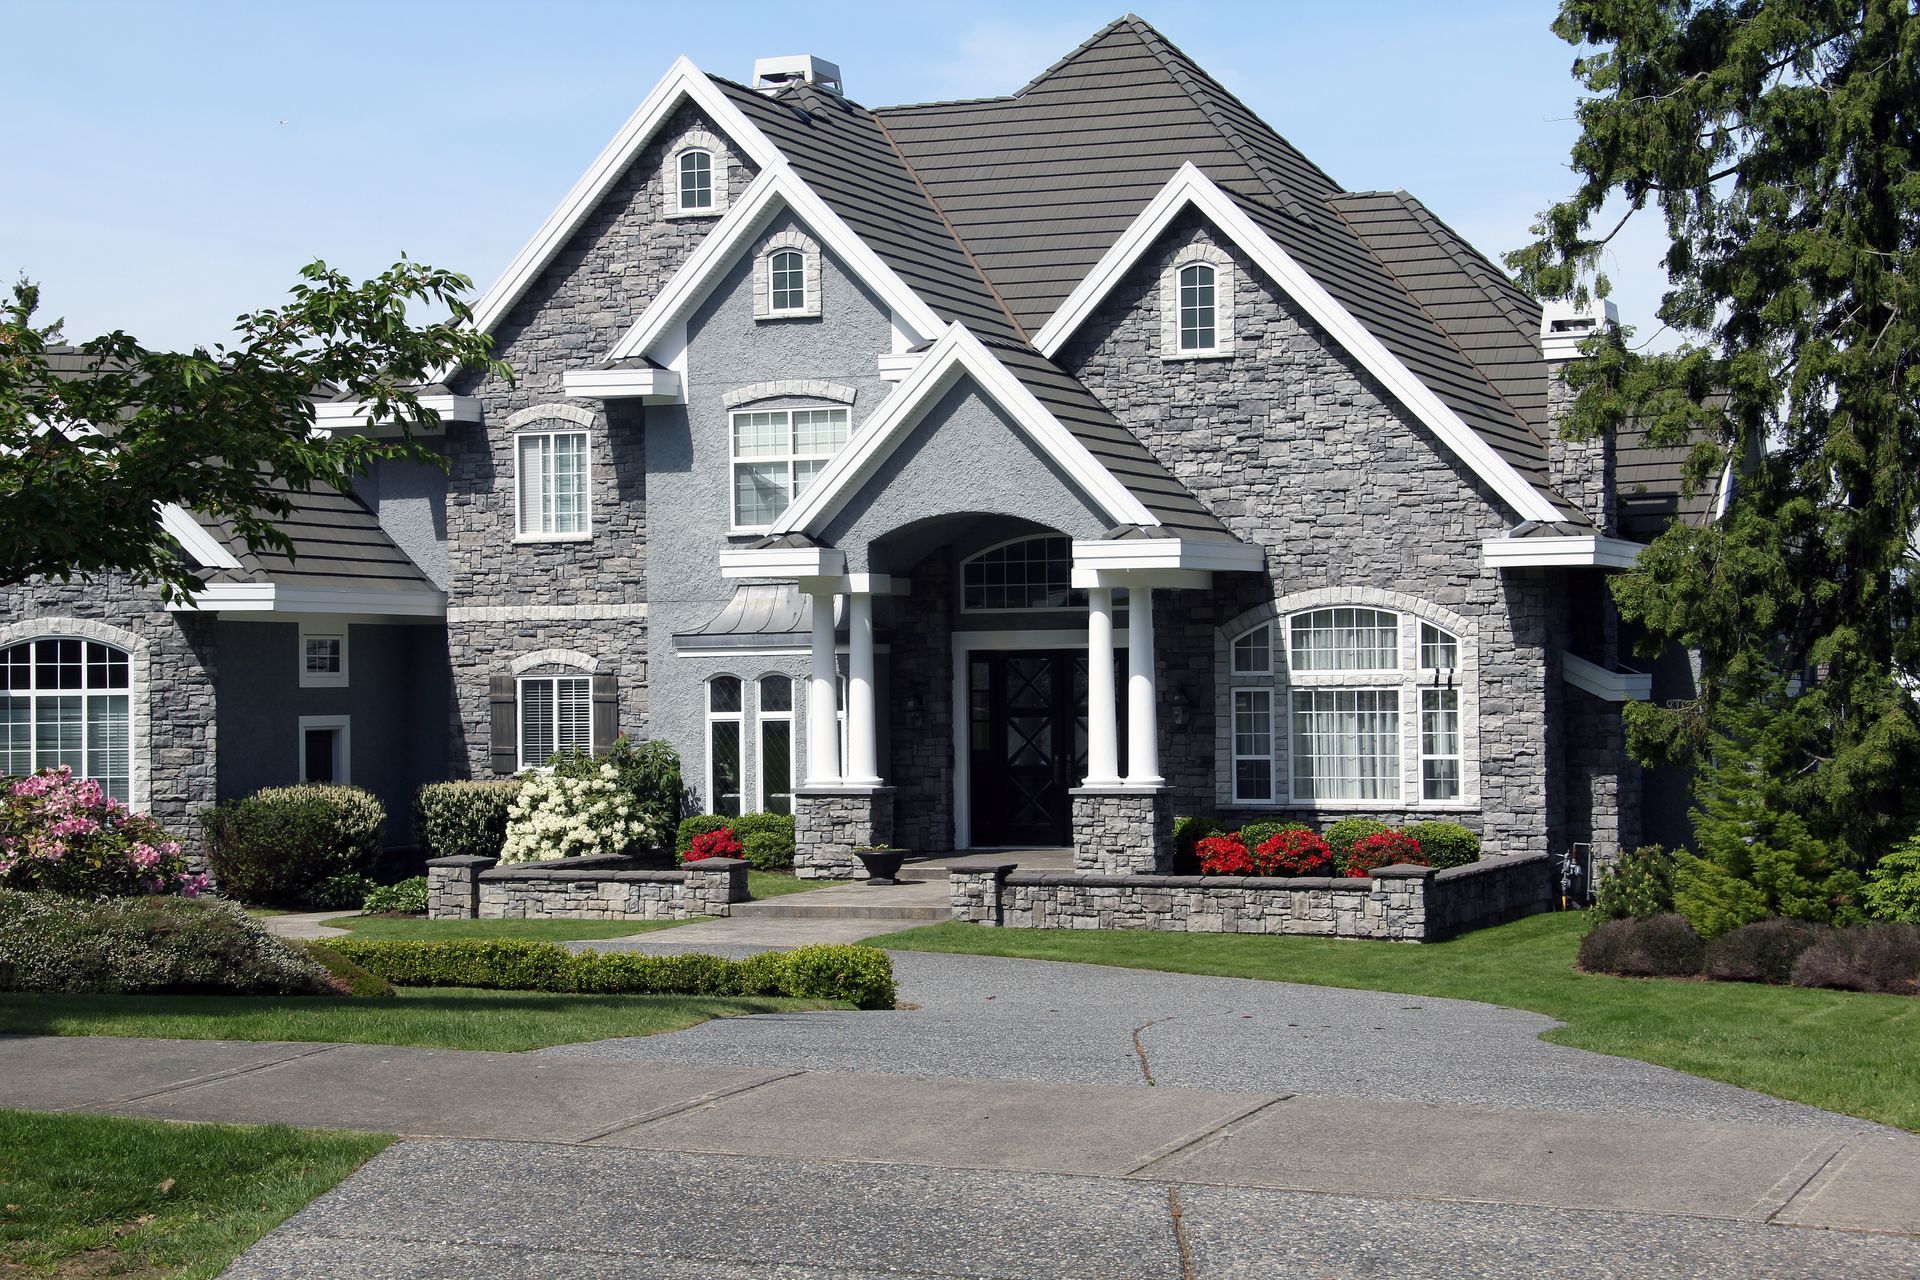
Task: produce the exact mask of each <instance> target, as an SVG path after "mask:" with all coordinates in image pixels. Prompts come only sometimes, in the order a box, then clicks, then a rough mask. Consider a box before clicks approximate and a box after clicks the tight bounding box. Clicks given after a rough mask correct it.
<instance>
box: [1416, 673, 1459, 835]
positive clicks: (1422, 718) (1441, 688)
mask: <svg viewBox="0 0 1920 1280" xmlns="http://www.w3.org/2000/svg"><path fill="white" fill-rule="evenodd" d="M1440 693H1451V694H1453V696H1454V707H1453V718H1454V732H1453V736H1454V742H1455V744H1456V745H1457V746H1458V747H1459V748H1460V749H1459V750H1458V751H1456V752H1455V753H1454V754H1452V755H1431V754H1429V753H1428V751H1427V699H1428V698H1429V697H1432V696H1433V695H1435V694H1440ZM1417 695H1418V696H1416V697H1415V699H1414V731H1415V732H1416V733H1417V734H1419V737H1420V742H1419V752H1418V755H1417V759H1418V762H1419V768H1418V771H1417V772H1416V774H1415V777H1414V786H1415V787H1416V788H1417V789H1418V791H1419V796H1420V803H1421V804H1422V805H1444V804H1455V803H1458V801H1459V796H1455V797H1453V798H1451V799H1444V800H1435V799H1431V798H1429V797H1428V795H1427V762H1428V761H1429V760H1451V761H1453V774H1454V785H1455V787H1457V788H1458V789H1459V790H1460V791H1461V793H1462V794H1465V792H1466V771H1467V764H1466V759H1465V756H1466V746H1467V735H1466V732H1465V724H1464V720H1465V715H1464V712H1463V711H1462V709H1461V705H1460V704H1461V703H1462V702H1463V701H1464V699H1463V698H1461V697H1460V690H1459V688H1458V686H1456V685H1451V684H1423V685H1421V686H1419V689H1418V690H1417Z"/></svg>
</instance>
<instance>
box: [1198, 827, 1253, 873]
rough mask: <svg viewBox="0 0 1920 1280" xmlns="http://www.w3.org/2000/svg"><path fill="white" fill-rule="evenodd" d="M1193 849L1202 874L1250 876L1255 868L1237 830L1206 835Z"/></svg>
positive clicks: (1251, 857) (1251, 856)
mask: <svg viewBox="0 0 1920 1280" xmlns="http://www.w3.org/2000/svg"><path fill="white" fill-rule="evenodd" d="M1193 851H1194V853H1195V855H1196V856H1198V857H1199V859H1200V874H1201V875H1203V876H1250V875H1252V874H1254V871H1255V869H1256V868H1255V867H1254V863H1253V855H1252V854H1250V853H1248V852H1247V846H1246V842H1245V841H1243V840H1242V839H1240V833H1239V832H1238V831H1229V832H1228V833H1227V834H1226V835H1224V836H1208V837H1207V838H1206V839H1204V840H1202V841H1200V843H1198V844H1196V845H1195V846H1194V847H1193Z"/></svg>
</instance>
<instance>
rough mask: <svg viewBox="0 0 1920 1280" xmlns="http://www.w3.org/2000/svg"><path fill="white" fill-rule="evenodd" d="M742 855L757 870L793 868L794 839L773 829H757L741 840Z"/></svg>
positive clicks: (788, 869)
mask: <svg viewBox="0 0 1920 1280" xmlns="http://www.w3.org/2000/svg"><path fill="white" fill-rule="evenodd" d="M740 843H741V844H742V846H744V847H743V848H742V849H741V856H742V857H744V858H745V859H746V860H747V864H748V865H749V866H751V867H752V868H753V869H754V870H755V871H791V870H793V841H792V840H783V839H781V838H780V836H779V834H778V833H776V832H772V831H756V832H754V833H753V834H752V835H750V836H747V837H746V838H745V839H744V840H742V841H741V842H740Z"/></svg>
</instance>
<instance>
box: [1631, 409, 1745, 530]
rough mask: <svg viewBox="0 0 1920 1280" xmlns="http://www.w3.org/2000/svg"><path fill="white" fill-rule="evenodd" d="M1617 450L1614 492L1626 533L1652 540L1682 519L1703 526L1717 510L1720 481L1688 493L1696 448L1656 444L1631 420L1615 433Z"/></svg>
mask: <svg viewBox="0 0 1920 1280" xmlns="http://www.w3.org/2000/svg"><path fill="white" fill-rule="evenodd" d="M1614 451H1615V452H1614V493H1615V495H1616V496H1617V498H1618V500H1619V507H1620V532H1621V533H1622V534H1624V535H1625V536H1626V537H1629V538H1634V539H1637V540H1641V541H1651V540H1652V539H1654V538H1655V537H1658V536H1659V534H1660V533H1661V531H1662V530H1664V529H1665V528H1666V527H1667V525H1668V524H1670V523H1671V522H1672V521H1673V520H1674V519H1676V518H1678V519H1682V520H1685V521H1687V522H1688V523H1690V524H1703V523H1705V522H1706V521H1707V519H1708V518H1709V517H1710V516H1711V515H1712V514H1713V510H1714V506H1715V504H1716V501H1717V499H1718V497H1719V494H1718V489H1717V482H1716V483H1710V484H1708V485H1706V486H1705V487H1703V488H1702V489H1701V491H1700V492H1698V493H1694V494H1689V493H1687V492H1685V490H1686V482H1685V475H1686V464H1687V455H1688V454H1690V453H1692V452H1693V450H1692V448H1691V447H1690V446H1687V445H1681V446H1678V447H1673V448H1668V447H1663V446H1660V445H1650V444H1648V443H1647V433H1646V431H1645V430H1644V429H1643V428H1642V427H1640V426H1639V425H1638V424H1637V423H1633V422H1628V423H1627V424H1625V425H1624V426H1622V427H1621V428H1620V429H1619V430H1618V431H1617V432H1615V433H1614Z"/></svg>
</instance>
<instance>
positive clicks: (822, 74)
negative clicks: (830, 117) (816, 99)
mask: <svg viewBox="0 0 1920 1280" xmlns="http://www.w3.org/2000/svg"><path fill="white" fill-rule="evenodd" d="M790 84H810V85H812V86H814V87H815V88H816V89H825V90H826V91H827V92H829V93H836V94H840V95H841V96H842V97H844V96H845V95H846V90H845V89H843V88H842V87H841V85H840V66H839V64H838V63H833V62H828V61H827V60H826V59H825V58H816V57H814V56H813V55H812V54H810V53H793V54H788V55H787V56H786V57H784V58H756V59H755V60H754V63H753V87H754V90H755V91H756V92H759V93H778V92H780V90H782V89H784V88H786V87H787V86H788V85H790Z"/></svg>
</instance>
